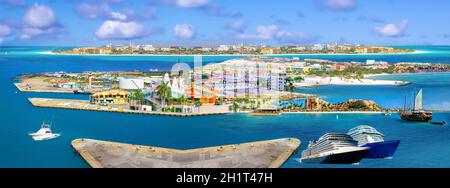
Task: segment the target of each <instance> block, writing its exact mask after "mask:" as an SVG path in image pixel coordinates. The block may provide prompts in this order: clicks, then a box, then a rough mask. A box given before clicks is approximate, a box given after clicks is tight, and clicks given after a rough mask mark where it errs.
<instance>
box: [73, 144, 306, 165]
mask: <svg viewBox="0 0 450 188" xmlns="http://www.w3.org/2000/svg"><path fill="white" fill-rule="evenodd" d="M300 143H301V142H300V140H298V139H295V138H285V139H277V140H268V141H261V142H252V143H243V144H236V145H226V146H215V147H208V148H199V149H191V150H176V149H167V148H159V147H152V146H140V145H133V144H124V143H116V142H106V141H99V140H91V139H76V140H73V141H72V147H73V148H74V149H75V150H76V151H77V152H78V153H79V154H80V155H81V157H82V158H83V159H84V160H85V161H86V162H87V163H88V164H89V165H90V166H91V167H92V168H278V167H280V166H281V165H282V164H283V163H284V162H285V161H286V160H287V159H288V158H289V157H290V156H291V155H292V154H293V153H294V151H295V150H296V149H297V148H298V147H299V146H300Z"/></svg>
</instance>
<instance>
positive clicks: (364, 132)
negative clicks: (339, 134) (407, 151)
mask: <svg viewBox="0 0 450 188" xmlns="http://www.w3.org/2000/svg"><path fill="white" fill-rule="evenodd" d="M347 134H348V135H350V136H351V137H352V138H353V139H354V140H355V141H357V142H358V146H360V147H369V148H370V151H369V153H368V154H367V155H366V156H365V157H364V158H392V156H394V153H395V151H396V150H397V147H398V145H399V144H400V140H390V141H384V135H383V134H381V133H380V132H378V131H377V130H376V129H375V128H373V127H370V126H367V125H361V126H357V127H355V128H352V129H350V130H349V131H348V133H347Z"/></svg>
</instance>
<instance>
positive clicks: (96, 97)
mask: <svg viewBox="0 0 450 188" xmlns="http://www.w3.org/2000/svg"><path fill="white" fill-rule="evenodd" d="M91 103H95V104H101V103H106V104H128V103H129V99H128V92H127V91H124V90H110V91H102V92H97V93H94V94H93V95H91Z"/></svg>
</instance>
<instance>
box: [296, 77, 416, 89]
mask: <svg viewBox="0 0 450 188" xmlns="http://www.w3.org/2000/svg"><path fill="white" fill-rule="evenodd" d="M304 79H305V80H304V81H303V82H296V83H294V87H317V86H330V85H343V86H382V85H387V86H402V85H407V84H410V83H409V82H405V81H396V80H374V79H367V78H365V79H345V78H341V77H320V76H314V77H305V78H304Z"/></svg>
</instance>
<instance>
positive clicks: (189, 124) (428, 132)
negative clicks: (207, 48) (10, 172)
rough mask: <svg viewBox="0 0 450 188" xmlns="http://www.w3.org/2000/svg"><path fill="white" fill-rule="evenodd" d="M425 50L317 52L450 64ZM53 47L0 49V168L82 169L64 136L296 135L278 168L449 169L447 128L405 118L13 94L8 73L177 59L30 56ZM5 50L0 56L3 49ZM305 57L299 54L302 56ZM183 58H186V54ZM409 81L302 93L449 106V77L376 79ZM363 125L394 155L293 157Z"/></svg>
mask: <svg viewBox="0 0 450 188" xmlns="http://www.w3.org/2000/svg"><path fill="white" fill-rule="evenodd" d="M415 48H417V49H421V50H424V49H425V50H430V51H432V52H431V53H426V54H417V55H390V56H376V57H368V56H330V55H327V56H319V57H318V56H315V58H328V59H332V60H339V61H350V60H351V61H354V60H355V59H358V60H360V61H365V59H377V60H386V61H390V62H400V61H427V62H439V63H450V52H449V50H450V47H415ZM49 49H53V48H52V47H1V48H0V91H1V92H0V96H1V99H3V101H2V103H1V105H0V114H1V115H0V117H1V120H2V123H1V125H0V145H2V146H3V147H2V150H1V155H0V167H87V165H86V164H85V163H84V162H83V160H81V159H80V158H79V157H78V156H76V155H74V152H73V150H72V148H71V146H70V141H71V140H73V139H76V138H92V139H100V140H108V141H116V142H127V143H133V144H143V145H153V146H160V147H169V148H178V149H189V148H197V147H207V146H214V145H222V144H234V143H240V142H251V141H258V140H266V139H276V138H283V137H295V138H299V139H301V140H302V142H303V143H302V145H301V148H300V149H299V150H298V151H299V152H298V153H297V154H296V155H295V156H293V157H292V158H291V159H289V161H288V162H287V163H286V164H285V165H284V167H294V168H297V167H357V168H359V167H450V159H447V158H448V156H449V155H450V137H449V136H448V135H450V129H449V128H448V127H439V126H429V125H427V124H422V123H407V122H402V121H400V120H398V117H397V116H396V115H393V116H381V115H339V119H336V115H284V116H280V117H250V116H247V115H244V114H236V115H223V116H208V117H192V118H176V117H162V116H144V115H130V114H114V113H102V112H88V111H71V110H58V109H44V108H34V107H32V106H31V105H30V104H29V103H28V101H27V98H29V97H58V98H86V96H75V95H70V94H49V93H18V94H16V93H15V92H16V90H17V89H16V88H15V87H14V85H13V84H12V83H13V81H14V80H13V79H12V78H13V77H14V76H16V75H17V74H20V73H28V72H50V71H67V72H78V71H112V70H149V69H155V68H157V69H160V70H167V69H170V67H171V65H172V64H173V63H176V62H177V61H178V57H127V56H124V57H82V56H52V55H42V54H36V53H34V52H37V51H47V50H49ZM5 51H8V54H7V55H5V54H4V53H3V52H5ZM304 57H307V56H301V58H304ZM229 58H230V57H205V58H204V60H205V61H206V62H207V63H211V62H220V61H223V60H226V59H229ZM180 60H181V61H185V62H189V63H192V60H193V58H192V57H182V58H181V59H180ZM377 79H396V80H407V81H412V82H414V84H412V85H410V86H405V87H379V86H377V87H321V88H318V89H306V90H300V91H301V92H309V93H315V94H319V95H323V96H324V97H325V98H326V99H327V100H330V101H340V100H343V99H347V98H371V99H374V100H376V101H377V102H378V103H380V104H381V105H382V106H384V107H397V106H401V105H402V104H403V98H404V95H405V93H406V94H408V93H410V92H411V91H412V90H413V89H414V88H424V92H425V93H424V103H425V106H426V107H428V108H433V109H444V110H445V109H447V110H448V109H450V108H449V107H448V106H449V105H448V104H449V103H450V102H449V101H450V74H426V75H413V76H412V75H402V76H390V77H389V78H386V77H380V78H377ZM46 118H47V119H48V118H50V119H52V118H53V122H54V127H53V129H54V131H55V132H61V133H62V136H61V137H60V138H58V139H54V140H51V141H45V142H34V141H33V140H32V139H31V138H30V137H29V136H28V135H27V134H28V133H29V132H31V131H36V130H37V129H38V128H39V125H40V123H41V122H42V120H44V119H46ZM435 119H436V120H444V121H447V122H450V114H448V113H438V114H435ZM360 124H369V125H372V126H374V127H375V128H377V129H378V130H379V131H381V132H382V133H384V134H385V135H386V139H400V140H402V142H401V144H400V147H399V149H398V150H397V153H396V155H395V156H394V159H392V160H363V161H362V162H361V163H360V164H359V165H356V166H355V165H349V166H348V165H344V166H341V165H306V164H301V163H299V162H298V161H297V160H296V159H297V158H299V156H300V151H301V150H303V149H305V147H306V143H307V142H308V141H309V140H313V139H317V138H318V137H320V136H321V135H323V134H324V133H326V132H330V131H339V132H346V131H347V130H348V129H350V128H352V127H354V126H357V125H360Z"/></svg>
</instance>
